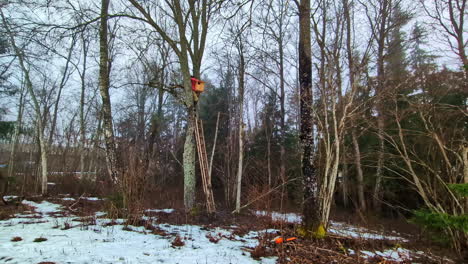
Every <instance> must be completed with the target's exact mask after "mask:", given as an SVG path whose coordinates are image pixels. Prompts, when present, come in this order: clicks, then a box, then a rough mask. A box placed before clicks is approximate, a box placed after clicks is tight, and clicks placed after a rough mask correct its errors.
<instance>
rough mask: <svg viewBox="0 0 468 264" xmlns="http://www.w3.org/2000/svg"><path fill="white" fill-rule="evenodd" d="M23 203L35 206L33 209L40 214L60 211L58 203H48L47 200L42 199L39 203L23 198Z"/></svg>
mask: <svg viewBox="0 0 468 264" xmlns="http://www.w3.org/2000/svg"><path fill="white" fill-rule="evenodd" d="M23 204H25V205H28V206H32V207H35V211H36V212H37V213H41V214H48V213H56V212H60V211H61V208H62V206H61V205H59V204H53V203H49V202H47V201H42V202H41V203H36V202H32V201H27V200H24V201H23Z"/></svg>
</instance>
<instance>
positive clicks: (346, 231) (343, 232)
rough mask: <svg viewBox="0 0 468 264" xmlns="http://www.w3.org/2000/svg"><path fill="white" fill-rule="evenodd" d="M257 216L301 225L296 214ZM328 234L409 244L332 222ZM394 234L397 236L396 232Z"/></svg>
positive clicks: (256, 213) (396, 237) (256, 212)
mask: <svg viewBox="0 0 468 264" xmlns="http://www.w3.org/2000/svg"><path fill="white" fill-rule="evenodd" d="M254 214H255V215H259V216H270V217H271V218H272V219H273V220H275V221H284V222H288V223H300V222H301V216H300V215H298V214H294V213H284V214H283V213H278V212H267V211H254ZM328 232H329V233H332V234H335V235H339V236H346V237H353V238H362V239H387V240H396V241H399V242H408V240H407V239H405V238H403V237H400V236H394V235H385V234H381V233H379V232H376V231H373V230H369V229H367V228H363V227H355V226H352V225H348V224H345V223H340V222H335V221H330V226H329V227H328ZM393 233H395V234H397V235H398V233H396V232H395V231H393Z"/></svg>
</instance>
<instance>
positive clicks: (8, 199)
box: [3, 195, 18, 201]
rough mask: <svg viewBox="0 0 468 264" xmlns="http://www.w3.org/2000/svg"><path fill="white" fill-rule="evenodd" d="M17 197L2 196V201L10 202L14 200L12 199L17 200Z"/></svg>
mask: <svg viewBox="0 0 468 264" xmlns="http://www.w3.org/2000/svg"><path fill="white" fill-rule="evenodd" d="M17 198H18V196H16V195H6V196H3V199H5V200H6V201H11V200H14V199H17Z"/></svg>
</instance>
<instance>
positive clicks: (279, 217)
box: [254, 211, 301, 223]
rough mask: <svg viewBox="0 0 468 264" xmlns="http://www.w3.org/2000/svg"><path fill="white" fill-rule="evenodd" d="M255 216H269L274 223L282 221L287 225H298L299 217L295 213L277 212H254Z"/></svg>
mask: <svg viewBox="0 0 468 264" xmlns="http://www.w3.org/2000/svg"><path fill="white" fill-rule="evenodd" d="M254 214H255V215H258V216H270V217H271V219H273V220H274V221H284V222H288V223H300V222H301V216H299V215H298V214H295V213H288V214H283V213H278V212H268V211H255V212H254Z"/></svg>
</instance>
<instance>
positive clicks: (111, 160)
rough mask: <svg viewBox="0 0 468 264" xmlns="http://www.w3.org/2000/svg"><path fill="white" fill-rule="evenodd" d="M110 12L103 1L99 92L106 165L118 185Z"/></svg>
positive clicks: (104, 0)
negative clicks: (112, 90)
mask: <svg viewBox="0 0 468 264" xmlns="http://www.w3.org/2000/svg"><path fill="white" fill-rule="evenodd" d="M108 10H109V0H102V1H101V17H100V29H99V91H100V93H101V98H102V119H103V132H104V140H105V145H106V164H107V171H108V174H109V177H110V180H111V181H112V183H113V184H117V183H118V180H119V179H118V177H119V171H118V170H119V168H118V166H119V165H118V157H117V151H116V148H115V139H114V128H113V124H112V107H111V101H110V94H109V88H110V80H109V75H110V66H109V64H110V63H109V45H108V33H107V32H108V23H107V20H108Z"/></svg>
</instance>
